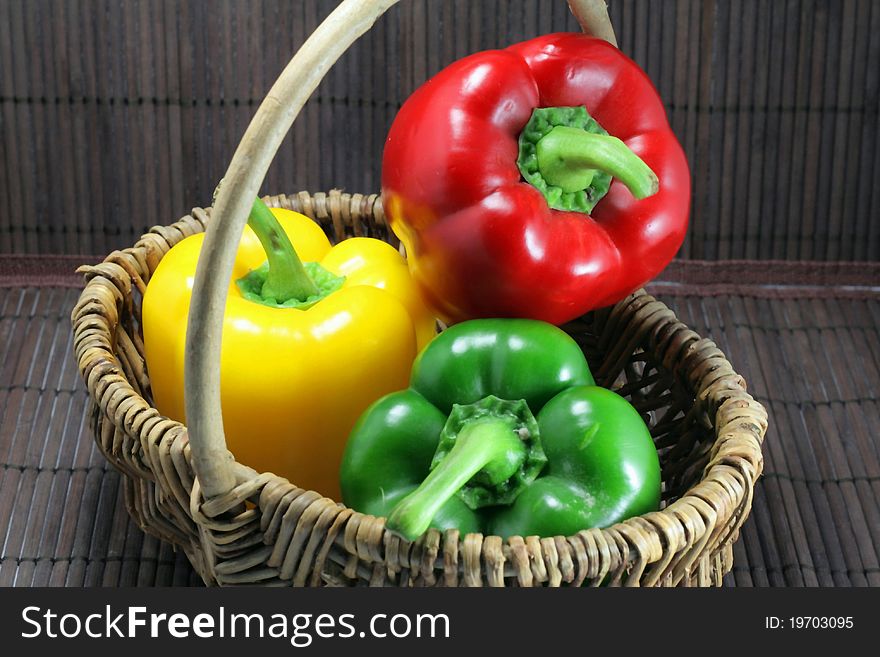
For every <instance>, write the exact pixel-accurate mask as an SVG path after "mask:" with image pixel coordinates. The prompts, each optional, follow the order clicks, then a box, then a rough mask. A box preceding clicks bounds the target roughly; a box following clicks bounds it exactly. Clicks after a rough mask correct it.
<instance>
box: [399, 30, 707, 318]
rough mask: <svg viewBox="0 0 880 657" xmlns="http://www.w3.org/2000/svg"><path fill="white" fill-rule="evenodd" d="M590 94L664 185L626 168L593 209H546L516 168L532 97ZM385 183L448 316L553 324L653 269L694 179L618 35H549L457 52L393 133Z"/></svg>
mask: <svg viewBox="0 0 880 657" xmlns="http://www.w3.org/2000/svg"><path fill="white" fill-rule="evenodd" d="M576 106H583V107H586V109H587V111H588V112H589V114H590V115H592V117H593V118H594V119H595V120H596V121H598V123H599V124H600V126H601V127H602V128H604V129H605V130H606V131H607V132H608V133H609V134H610V135H612V136H616V137H618V138H619V139H620V140H622V142H623V143H624V144H625V146H626V147H628V149H629V150H630V151H631V152H632V153H635V154H636V155H637V156H639V157H640V158H641V160H642V161H643V162H644V163H645V164H647V165H648V167H650V169H651V170H652V171H653V172H654V174H656V177H657V179H658V180H659V188H658V190H657V191H656V193H653V194H652V195H649V196H647V197H646V198H642V199H637V198H635V197H634V196H633V193H631V191H630V190H629V189H628V188H627V187H626V186H625V185H624V184H623V183H622V182H621V181H620V180H618V179H616V178H615V179H614V180H613V182H612V183H611V187H610V190H609V191H608V193H607V195H606V196H604V198H601V200H599V201H598V203H597V204H596V205H595V208H594V209H593V210H592V212H591V214H589V215H587V214H584V213H582V212H576V211H563V210H555V209H551V207H550V205H549V204H548V201H547V199H546V198H545V197H544V196H543V195H542V194H541V192H539V191H538V189H536V187H533V186H532V185H531V184H529V183H528V182H525V181H524V180H523V179H522V177H521V173H520V170H519V168H518V167H517V158H518V138H519V135H520V133H521V132H522V131H523V129H524V126H526V124H527V122H528V121H529V119H530V116H531V115H532V112H533V110H534V109H536V108H547V107H560V108H567V107H576ZM382 193H383V202H384V206H385V211H386V214H387V216H388V218H389V221H390V224H391V227H392V229H393V230H394V232H395V233H396V234H397V235H398V236H399V237H400V239H401V240H402V241H403V243H404V244H405V246H406V248H407V256H408V261H409V264H410V268H411V270H412V272H413V276H414V278H415V279H416V281H417V282H418V284H419V286H420V287H421V289H422V291H423V294H424V295H425V297H426V299H428V301H429V303H430V304H431V305H432V306H433V307H434V308H435V310H436V311H437V312H438V314H439V315H440V316H441V317H442V318H443V319H444V320H446V321H447V322H456V321H461V320H465V319H470V318H479V317H530V318H534V319H541V320H545V321H548V322H551V323H554V324H561V323H564V322H566V321H569V320H571V319H573V318H575V317H577V316H579V315H581V314H583V313H584V312H586V311H588V310H591V309H594V308H599V307H604V306H608V305H611V304H613V303H616V302H617V301H619V300H620V299H622V298H624V297H625V296H626V295H627V294H629V293H631V292H633V291H634V290H636V289H638V288H639V287H641V286H642V285H644V284H645V283H646V282H647V281H649V280H650V279H652V278H653V277H655V276H656V275H657V274H658V273H659V272H660V271H661V270H662V269H663V268H664V267H665V266H666V265H667V264H668V263H669V261H670V260H671V259H672V257H673V256H674V254H675V253H676V251H677V250H678V248H679V247H680V246H681V243H682V241H683V239H684V236H685V232H686V228H687V222H688V210H689V198H690V178H689V171H688V165H687V161H686V159H685V156H684V153H683V151H682V149H681V147H680V145H679V144H678V141H677V140H676V138H675V136H674V135H673V133H672V131H671V129H670V127H669V123H668V121H667V119H666V113H665V111H664V108H663V104H662V102H661V100H660V98H659V96H658V94H657V92H656V91H655V89H654V87H653V85H652V84H651V82H650V80H649V79H648V78H647V76H646V75H645V73H644V72H643V71H642V70H641V69H640V68H639V67H638V66H637V65H636V64H635V63H634V62H633V61H632V60H630V59H629V58H628V57H626V56H625V55H623V54H622V53H621V52H620V51H619V50H618V49H617V48H615V47H614V46H612V45H610V44H608V43H606V42H605V41H602V40H599V39H595V38H592V37H589V36H586V35H581V34H550V35H547V36H542V37H539V38H536V39H532V40H530V41H525V42H523V43H520V44H517V45H514V46H512V47H510V48H507V49H506V50H492V51H486V52H480V53H476V54H474V55H471V56H469V57H465V58H464V59H461V60H459V61H457V62H454V63H453V64H451V65H450V66H449V67H447V68H446V69H444V70H442V71H441V72H440V73H438V74H437V75H436V76H435V77H433V78H432V79H430V80H428V81H427V82H426V83H425V84H424V85H422V86H421V87H420V88H419V89H417V90H416V91H415V92H414V93H413V94H412V96H410V98H409V99H407V101H406V102H405V103H404V105H403V107H402V108H401V110H400V112H399V113H398V115H397V117H396V119H395V121H394V123H393V125H392V127H391V130H390V132H389V135H388V139H387V142H386V145H385V151H384V156H383V169H382Z"/></svg>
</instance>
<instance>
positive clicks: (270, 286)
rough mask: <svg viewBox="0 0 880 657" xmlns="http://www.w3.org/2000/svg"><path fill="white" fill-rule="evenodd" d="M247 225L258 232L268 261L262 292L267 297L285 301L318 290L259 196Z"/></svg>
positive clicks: (301, 297)
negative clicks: (267, 271) (267, 270)
mask: <svg viewBox="0 0 880 657" xmlns="http://www.w3.org/2000/svg"><path fill="white" fill-rule="evenodd" d="M248 225H249V226H250V227H251V229H253V231H254V232H255V233H256V234H257V238H259V240H260V244H262V245H263V250H265V251H266V258H267V259H268V260H269V273H268V275H267V277H266V282H265V283H264V284H263V289H262V291H261V294H262V296H263V297H264V298H271V299H275V301H276V302H277V303H278V304H282V303H284V302H285V301H288V300H289V299H297V300H299V301H305V300H306V299H308V298H309V297H312V296H315V295H317V294H318V293H319V290H318V286H317V285H315V282H314V281H313V280H312V279H311V278H310V277H309V275H308V273H307V272H306V270H305V267H303V263H302V260H300V259H299V256H298V255H297V253H296V249H294V248H293V244H291V243H290V239H289V238H288V237H287V233H285V232H284V229H283V228H282V227H281V224H280V223H278V219H276V218H275V215H274V214H272V211H271V210H269V208H268V207H267V206H266V204H265V203H263V202H262V201H261V200H260V199H256V200H255V201H254V206H253V208H252V209H251V214H250V216H249V217H248Z"/></svg>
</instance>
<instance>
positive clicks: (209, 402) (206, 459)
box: [184, 0, 616, 499]
mask: <svg viewBox="0 0 880 657" xmlns="http://www.w3.org/2000/svg"><path fill="white" fill-rule="evenodd" d="M397 2H398V0H343V1H342V2H341V3H340V4H339V6H338V7H337V8H336V9H335V10H334V11H333V12H332V13H331V14H330V15H329V16H327V18H325V19H324V21H323V22H322V23H321V24H320V25H319V26H318V28H317V29H316V30H315V31H314V32H313V33H312V35H311V36H310V37H309V38H308V39H307V40H306V42H305V43H304V44H303V45H302V47H301V48H300V49H299V52H297V53H296V54H295V55H294V57H293V59H291V60H290V63H288V64H287V66H286V67H285V69H284V71H282V73H281V75H280V76H279V78H278V80H277V81H276V82H275V84H274V85H272V88H271V89H270V90H269V93H268V94H267V95H266V98H265V99H264V100H263V102H262V103H261V104H260V107H259V108H258V109H257V112H256V114H255V115H254V118H253V119H252V120H251V123H250V125H249V126H248V128H247V130H246V131H245V133H244V136H243V137H242V140H241V143H240V144H239V145H238V148H237V149H236V151H235V154H234V155H233V156H232V161H231V162H230V164H229V168H228V169H227V170H226V174H225V175H224V177H223V184H222V185H221V186H220V189H219V193H218V195H217V198H216V201H215V203H214V208H213V212H212V219H211V222H210V223H209V225H208V227H207V229H206V231H205V241H204V244H203V246H202V251H201V254H200V256H199V260H198V266H197V267H196V275H195V281H194V283H193V290H192V302H191V305H190V310H189V317H188V322H187V333H186V351H185V360H184V398H185V407H186V418H187V429H188V433H189V443H190V449H191V455H192V463H193V468H194V470H195V474H196V476H197V477H198V479H199V484H200V486H201V489H202V493H203V495H204V496H205V498H206V499H211V498H214V497H218V496H221V495H225V494H227V493H229V492H230V491H231V490H232V489H233V488H234V487H235V485H236V483H237V481H236V474H235V473H236V470H237V469H236V468H234V467H233V466H234V464H235V460H234V457H233V456H232V454H231V453H230V452H229V450H228V449H227V447H226V437H225V435H224V433H223V418H222V415H221V408H220V340H221V333H222V329H223V314H224V310H225V308H226V293H227V290H228V287H229V277H230V276H231V275H232V267H233V262H234V260H235V254H236V251H237V247H238V243H239V241H240V239H241V234H242V231H243V230H244V226H245V224H246V223H247V218H248V214H249V212H250V209H251V206H252V205H253V199H254V198H255V197H256V196H257V194H258V192H259V189H260V185H261V184H262V182H263V179H264V178H265V176H266V171H267V170H268V169H269V165H270V164H271V162H272V159H273V158H274V157H275V153H276V152H277V151H278V148H279V147H280V145H281V142H282V140H283V139H284V137H285V135H286V134H287V132H288V130H290V126H291V125H292V124H293V121H294V119H296V116H297V115H298V114H299V112H300V110H301V109H302V107H303V105H304V104H305V102H306V100H308V98H309V96H311V94H312V92H313V91H314V89H315V87H317V86H318V84H319V83H320V82H321V80H322V79H323V78H324V76H325V75H326V73H327V71H328V70H329V69H330V67H331V66H332V65H333V64H334V63H335V62H336V60H337V59H339V57H340V56H341V55H342V54H343V53H344V52H345V51H346V50H347V49H348V47H349V46H350V45H351V44H352V43H354V42H355V41H356V40H357V39H358V38H359V37H360V36H361V35H362V34H364V33H365V32H366V31H367V30H368V29H370V27H371V26H372V25H373V23H375V22H376V20H377V19H378V18H379V17H380V16H381V15H382V14H384V13H385V11H387V10H388V9H389V8H390V7H391V6H392V5H394V4H396V3H397ZM569 6H570V8H571V10H572V13H573V14H574V15H575V17H576V18H577V20H578V22H579V24H580V25H581V26H582V28H583V29H584V31H585V32H587V33H588V34H592V35H594V36H598V37H601V38H604V39H606V40H607V41H610V42H611V43H614V44H615V45H616V40H615V39H614V31H613V30H612V28H611V22H610V20H609V18H608V11H607V8H606V6H605V2H604V0H569Z"/></svg>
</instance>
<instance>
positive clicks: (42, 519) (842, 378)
mask: <svg viewBox="0 0 880 657" xmlns="http://www.w3.org/2000/svg"><path fill="white" fill-rule="evenodd" d="M69 264H70V261H69V259H67V260H66V259H60V260H59V259H44V260H43V261H40V270H39V271H31V273H30V276H31V279H32V280H34V281H38V282H42V284H41V285H39V286H33V285H31V286H26V287H22V286H21V283H22V276H23V275H24V270H23V269H22V267H23V265H22V263H21V262H19V263H17V264H15V263H13V264H12V265H10V263H9V259H8V258H6V259H3V258H0V585H18V586H35V585H57V586H80V585H103V586H128V585H145V586H155V585H195V584H199V583H200V581H199V580H198V578H197V576H196V575H195V574H194V573H193V571H192V570H191V568H190V567H189V565H188V563H187V562H186V560H185V558H184V557H183V556H182V555H181V554H175V553H174V552H173V550H172V549H171V548H170V547H168V546H167V545H163V544H159V542H158V541H156V540H155V539H153V538H151V537H146V536H144V535H143V534H142V533H141V532H140V530H139V529H138V528H137V527H136V526H135V524H134V523H133V522H132V521H131V520H130V519H129V517H128V516H127V514H126V511H125V505H124V498H123V487H122V484H121V480H120V477H119V475H118V474H116V472H115V471H114V470H112V469H110V468H109V467H108V466H107V464H106V463H105V461H104V460H103V457H102V456H101V454H100V453H99V452H98V451H97V449H96V447H95V444H94V441H93V440H92V437H91V436H90V434H89V430H88V425H87V418H86V402H87V397H86V393H85V391H84V388H83V385H82V383H81V382H80V379H79V376H78V374H77V371H76V366H75V363H74V360H73V356H72V348H71V331H70V326H69V320H68V316H69V313H70V309H71V307H72V306H73V304H74V303H75V301H76V298H77V296H78V290H77V289H76V286H77V285H78V284H79V283H78V281H77V279H75V278H73V277H71V276H70V275H69V273H67V274H65V272H69V271H70V268H69ZM802 270H803V271H800V272H799V271H798V267H797V266H785V267H783V268H781V269H780V266H778V265H777V266H765V267H764V269H763V270H760V269H758V270H757V271H758V273H757V274H756V273H755V271H756V269H755V268H754V267H747V266H745V265H743V266H742V267H741V268H738V267H730V266H724V265H719V264H717V263H682V262H677V263H673V265H672V266H671V267H670V268H669V269H668V270H667V272H666V274H665V275H664V277H663V280H661V281H660V282H658V283H656V284H654V285H652V287H651V290H652V291H653V292H654V293H655V294H657V295H658V296H659V297H660V298H661V299H663V300H664V301H666V302H667V303H668V304H669V305H670V306H671V307H672V308H673V309H674V310H675V312H676V313H677V314H678V316H679V317H680V318H681V319H682V320H683V321H685V322H687V323H688V324H690V325H691V326H692V327H693V328H695V329H696V330H697V331H698V332H700V333H701V334H703V335H705V336H708V337H711V338H712V339H713V340H715V341H716V342H717V343H718V344H719V346H720V347H721V348H722V350H723V351H724V352H725V353H726V354H727V356H728V358H729V359H730V360H731V361H732V362H733V364H734V366H735V367H736V369H737V370H738V371H739V372H740V373H741V374H743V375H744V376H745V378H746V380H747V381H748V383H749V386H750V390H751V392H752V393H753V394H754V395H755V396H756V397H757V398H758V399H759V400H760V401H761V402H762V403H764V404H766V405H767V408H768V410H769V412H770V430H769V432H768V434H767V438H766V442H765V450H764V453H765V458H766V464H765V471H764V476H763V477H762V478H761V480H760V481H759V482H758V484H757V487H756V492H755V499H754V506H753V509H752V515H751V517H750V518H749V520H748V521H747V523H746V525H745V527H744V529H743V532H742V537H741V539H740V540H739V541H738V542H737V544H736V547H735V562H734V569H733V572H732V573H731V574H730V575H728V577H727V578H726V583H727V584H728V585H736V586H784V585H787V586H804V585H806V586H865V585H871V586H880V553H878V550H880V547H878V546H880V396H878V389H880V288H877V287H874V288H871V287H866V286H869V285H871V284H876V283H877V282H880V265H870V266H867V265H866V266H862V267H860V268H859V269H858V270H857V269H855V268H854V267H853V266H852V265H841V266H834V265H829V266H825V267H823V266H820V265H816V264H813V265H803V266H802ZM792 271H793V272H794V274H801V275H804V276H805V275H806V273H807V271H809V272H810V276H807V277H806V281H807V284H806V285H800V284H797V282H796V280H794V278H793V276H794V274H792V273H791V272H792ZM785 272H788V274H787V275H785ZM4 274H5V275H4ZM834 280H842V281H844V282H845V285H843V286H839V287H833V286H829V285H828V284H829V283H832V282H833V281H834ZM707 281H708V282H707ZM779 281H784V283H785V284H783V285H780V284H778V283H779ZM817 283H822V284H823V285H822V286H821V287H816V284H817Z"/></svg>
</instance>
